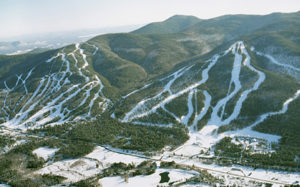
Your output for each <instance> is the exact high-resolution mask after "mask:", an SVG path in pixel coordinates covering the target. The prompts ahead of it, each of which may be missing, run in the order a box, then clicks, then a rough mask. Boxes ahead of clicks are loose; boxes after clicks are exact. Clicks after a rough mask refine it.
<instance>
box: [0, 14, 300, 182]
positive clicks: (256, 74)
mask: <svg viewBox="0 0 300 187" xmlns="http://www.w3.org/2000/svg"><path fill="white" fill-rule="evenodd" d="M299 13H300V12H297V13H290V14H281V13H280V14H279V13H275V14H269V15H266V16H257V15H251V16H249V15H228V16H222V17H218V18H213V19H208V20H199V19H197V18H194V17H185V16H173V17H171V18H169V19H167V20H165V21H164V22H162V23H159V24H158V26H155V25H157V23H153V24H150V25H148V26H145V27H142V28H141V29H139V30H137V31H134V32H132V33H117V34H106V35H100V36H96V37H94V38H92V39H90V40H88V41H86V42H83V43H76V44H72V45H68V46H65V47H63V48H60V49H56V50H50V51H46V52H41V53H35V54H24V55H16V56H5V55H1V56H0V105H1V110H0V120H1V121H0V130H1V132H2V134H1V135H0V145H2V144H1V141H2V139H1V138H3V142H7V143H4V146H3V147H1V148H3V150H6V151H4V152H3V153H1V154H0V180H1V181H4V182H6V183H9V178H10V174H11V170H12V168H14V167H15V166H14V164H13V163H14V162H12V161H11V162H6V159H9V158H15V157H18V156H20V155H23V156H20V159H21V160H23V162H24V163H26V164H27V166H26V167H33V168H35V169H33V170H32V171H33V172H37V173H38V172H42V174H43V175H44V174H47V175H51V176H52V174H51V173H50V172H53V171H54V172H57V173H59V175H60V176H64V177H67V178H68V177H70V176H73V175H75V174H70V173H69V171H73V169H72V167H75V169H76V164H75V163H77V164H78V163H79V165H80V166H82V168H83V169H82V170H80V171H78V172H79V173H88V174H82V175H80V177H78V178H80V179H82V180H85V179H87V178H89V177H91V178H93V180H94V179H95V180H98V178H97V177H98V175H97V174H96V173H98V174H99V173H101V172H102V171H107V170H106V169H113V167H114V165H112V166H113V167H112V168H110V166H99V164H98V161H100V162H103V163H104V162H107V161H105V159H100V160H98V157H97V159H94V160H93V159H88V160H89V161H86V160H85V161H84V163H85V164H81V162H83V161H82V160H84V159H85V158H90V157H91V155H94V154H96V153H94V152H92V151H93V148H94V147H96V149H95V150H96V151H99V149H100V147H99V146H104V147H105V149H106V151H107V152H110V154H117V155H119V156H120V155H126V156H128V157H130V158H132V157H138V158H143V159H146V160H148V161H149V160H152V161H153V159H156V160H157V161H158V162H161V163H160V166H159V167H162V166H163V165H164V164H165V165H167V167H168V168H169V169H170V172H172V169H173V167H174V168H181V169H183V170H184V171H190V170H192V169H189V167H191V168H194V167H195V165H196V166H201V167H202V166H203V167H204V168H208V169H212V168H213V169H216V168H220V169H221V170H222V169H226V170H227V169H228V168H227V166H228V167H230V168H232V167H236V168H238V169H237V170H241V171H245V172H248V171H249V172H248V173H247V175H249V176H250V175H251V174H252V172H253V173H255V172H256V170H255V169H256V168H262V169H264V171H267V172H268V171H270V173H272V174H271V175H272V176H279V175H280V177H283V178H284V177H286V176H287V175H292V174H293V175H294V174H295V175H296V177H295V178H296V179H297V180H298V178H299V176H298V178H297V172H298V171H299V168H298V162H297V161H295V159H296V160H297V158H298V156H299V154H300V149H299V142H300V139H299V136H298V133H299V128H298V123H297V120H298V119H299V110H298V109H299V100H300V99H299V95H300V91H299V90H300V82H299V80H300V64H299V62H300V50H299V49H300V40H299V36H300V32H299V31H298V30H297V28H298V27H299V25H300V22H299V20H298V19H297V18H298V14H299ZM186 19H187V20H190V19H191V20H193V21H187V20H186ZM177 20H178V22H177ZM182 20H183V21H182ZM181 23H184V24H181ZM153 25H154V26H153ZM161 28H164V29H162V30H161ZM174 28H175V29H174ZM173 29H174V30H173ZM170 31H173V32H170ZM273 124H274V125H273ZM285 126H287V127H288V128H284V127H285ZM7 138H8V139H7ZM19 139H24V140H25V142H24V141H20V140H19ZM9 142H18V143H16V145H15V144H14V143H9ZM41 147H42V148H44V149H45V147H47V148H49V149H55V150H56V151H57V152H55V157H54V158H53V163H47V162H46V161H47V160H44V161H40V160H39V159H37V158H36V156H35V155H34V154H33V152H36V150H37V149H38V148H41ZM102 148H103V147H102ZM102 148H101V150H102ZM24 150H25V151H24ZM111 150H113V151H111ZM112 152H113V153H112ZM101 154H104V152H103V150H102V151H101V153H100V152H97V154H96V155H101ZM105 154H106V153H105ZM24 155H25V156H24ZM67 158H72V159H71V160H70V161H66V160H65V159H67ZM157 158H158V159H157ZM80 159H82V160H81V162H79V161H78V160H80ZM95 160H97V161H95ZM73 161H74V162H73ZM121 161H122V160H121ZM51 162H52V161H51ZM66 162H70V163H71V164H70V166H68V164H66ZM169 162H170V163H169ZM4 163H9V164H10V165H9V166H7V167H6V166H4ZM61 163H64V164H61ZM113 163H114V162H112V163H110V164H113ZM178 163H184V164H187V166H186V167H182V165H179V164H178ZM207 163H209V164H207ZM1 164H2V165H1ZM56 164H58V165H59V166H60V167H61V165H64V167H66V168H67V169H66V171H64V172H62V173H60V172H61V171H57V170H56V169H57V168H60V167H57V165H56ZM176 164H178V165H176ZM97 165H98V166H97ZM100 165H101V164H100ZM146 165H147V164H146ZM85 166H88V167H87V168H93V169H92V171H93V172H95V173H93V174H91V175H90V174H89V172H86V171H87V170H88V169H84V168H85ZM102 167H103V168H102ZM120 167H121V166H120ZM122 167H124V168H126V167H127V166H126V167H125V166H122ZM128 167H129V166H128ZM130 167H131V166H130ZM132 167H133V168H134V167H135V166H132ZM140 167H146V166H140ZM151 167H152V166H151ZM124 168H123V169H124ZM133 168H131V169H129V170H128V171H130V172H131V170H133ZM249 168H252V169H249ZM253 168H254V169H253ZM160 169H161V168H160ZM20 170H22V171H23V170H24V171H27V168H22V169H20ZM250 170H251V172H250ZM278 170H279V171H278ZM283 170H287V171H289V172H291V173H289V174H282V171H283ZM114 171H116V170H114ZM118 171H119V172H121V171H122V170H121V169H120V170H118ZM208 171H209V170H208ZM293 171H297V172H293ZM1 172H2V173H1ZM18 172H19V171H16V173H15V174H12V175H14V176H16V175H19V173H18ZM33 172H31V171H28V173H31V174H32V173H33ZM230 172H231V170H229V171H228V172H227V173H230ZM37 173H35V174H37ZM66 173H67V174H66ZM75 173H76V172H75ZM91 173H92V172H91ZM113 173H117V172H113ZM279 173H281V174H279ZM39 174H40V173H39ZM105 174H107V176H113V175H110V174H109V172H107V173H105ZM121 174H124V173H122V172H121ZM121 174H120V175H121ZM210 174H213V173H210ZM150 175H151V174H150ZM219 175H220V174H219ZM228 175H229V174H228ZM37 176H38V177H40V178H41V179H40V181H44V180H46V179H45V178H42V176H40V175H37ZM83 176H84V177H83ZM107 176H104V175H103V176H102V174H101V176H100V178H101V179H102V178H103V179H105V178H106V177H107ZM209 176H210V175H209ZM222 176H223V177H220V178H219V179H220V181H221V182H220V183H221V184H224V185H225V183H226V181H227V182H228V180H229V182H231V180H232V181H235V180H236V179H228V178H226V175H225V174H222ZM238 176H239V175H238ZM243 176H244V175H242V176H241V177H243ZM132 177H133V176H130V178H131V179H132ZM203 177H204V178H205V177H207V176H203ZM218 177H219V176H218ZM218 177H217V178H218ZM21 178H22V177H21ZM24 178H26V176H24ZM70 178H71V177H70ZM74 178H76V177H74ZM210 178H211V179H213V180H212V181H214V182H212V184H217V183H216V181H218V180H219V179H218V180H217V178H215V176H210ZM233 178H234V177H233ZM273 178H276V177H273ZM22 179H23V178H22ZM206 179H207V178H205V180H204V182H205V181H206V182H207V180H206ZM20 180H21V179H20ZM28 180H29V179H28ZM68 180H69V178H68ZM70 180H71V179H70ZM191 180H192V179H191ZM195 180H198V179H195ZM199 180H200V179H199ZM253 180H254V181H255V182H258V183H259V181H260V182H261V180H258V179H257V180H255V179H253ZM278 180H281V179H278ZM17 181H18V180H17ZM269 181H271V182H274V183H276V182H278V181H276V180H275V179H272V178H270V179H269ZM33 182H34V181H33ZM73 182H78V181H77V180H74V181H73ZM201 182H203V181H201ZM283 182H284V181H283ZM292 182H293V181H291V180H289V182H288V184H292ZM37 183H39V182H37ZM180 184H181V183H180ZM226 184H229V183H226ZM235 184H241V183H235ZM245 184H247V183H245ZM245 184H244V183H243V185H245ZM259 184H261V183H259ZM284 184H286V183H284Z"/></svg>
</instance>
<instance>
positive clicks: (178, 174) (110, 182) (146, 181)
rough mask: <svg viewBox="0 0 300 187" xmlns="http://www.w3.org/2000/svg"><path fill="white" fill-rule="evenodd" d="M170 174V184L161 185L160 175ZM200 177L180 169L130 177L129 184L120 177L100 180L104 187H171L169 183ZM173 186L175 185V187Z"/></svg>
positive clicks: (161, 170) (162, 170) (158, 170)
mask: <svg viewBox="0 0 300 187" xmlns="http://www.w3.org/2000/svg"><path fill="white" fill-rule="evenodd" d="M164 172H169V175H168V176H169V178H170V180H169V182H165V183H160V180H161V177H160V175H159V174H160V173H164ZM197 175H199V174H198V173H197V172H194V171H185V170H180V169H156V171H155V173H153V174H151V175H139V176H135V177H129V178H128V182H126V181H125V179H124V178H122V177H120V176H116V177H105V178H102V179H100V180H99V182H100V183H101V185H102V186H103V187H111V186H120V187H123V186H124V187H126V186H128V187H129V186H130V187H131V186H141V185H142V186H144V187H155V186H158V185H159V186H169V185H168V183H172V182H173V183H175V184H176V183H179V182H184V181H185V179H189V178H191V177H193V176H197ZM175 184H173V185H175Z"/></svg>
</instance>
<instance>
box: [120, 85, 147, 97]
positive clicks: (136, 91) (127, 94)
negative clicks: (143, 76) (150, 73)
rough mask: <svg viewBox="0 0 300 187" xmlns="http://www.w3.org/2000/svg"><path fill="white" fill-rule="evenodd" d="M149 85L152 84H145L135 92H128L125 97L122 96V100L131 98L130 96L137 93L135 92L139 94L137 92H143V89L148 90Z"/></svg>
mask: <svg viewBox="0 0 300 187" xmlns="http://www.w3.org/2000/svg"><path fill="white" fill-rule="evenodd" d="M151 84H152V83H150V84H146V85H145V86H143V87H141V88H138V89H136V90H134V91H132V92H130V93H129V94H127V95H125V96H122V98H123V99H126V98H127V97H129V96H131V95H132V94H135V93H137V92H139V91H141V90H143V89H145V88H148V87H149V86H150V85H151Z"/></svg>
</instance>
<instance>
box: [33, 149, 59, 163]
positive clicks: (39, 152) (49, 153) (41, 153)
mask: <svg viewBox="0 0 300 187" xmlns="http://www.w3.org/2000/svg"><path fill="white" fill-rule="evenodd" d="M58 150H59V149H54V148H49V147H40V148H37V149H35V150H33V151H32V153H33V154H36V156H37V157H41V158H43V159H44V160H48V159H49V158H52V157H53V156H54V154H55V152H56V151H58Z"/></svg>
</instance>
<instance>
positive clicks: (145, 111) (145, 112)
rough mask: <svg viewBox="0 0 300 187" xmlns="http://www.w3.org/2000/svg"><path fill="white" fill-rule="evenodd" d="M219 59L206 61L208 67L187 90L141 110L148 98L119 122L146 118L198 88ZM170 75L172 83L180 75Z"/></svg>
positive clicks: (166, 87) (216, 56)
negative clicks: (198, 79)
mask: <svg viewBox="0 0 300 187" xmlns="http://www.w3.org/2000/svg"><path fill="white" fill-rule="evenodd" d="M219 57H220V56H219V55H214V56H213V57H212V58H211V59H210V60H208V61H207V62H210V63H209V65H208V67H207V68H206V69H204V70H203V71H202V79H201V80H200V81H198V82H196V83H194V84H192V85H190V86H188V87H187V88H185V89H183V90H181V91H179V92H177V93H175V94H171V95H169V96H167V97H166V98H165V99H164V100H163V101H161V102H160V103H158V104H156V105H155V106H153V107H152V108H151V109H150V110H149V109H143V107H144V103H145V101H147V100H151V99H152V98H148V99H146V100H142V101H140V102H139V103H138V104H137V105H136V106H135V107H134V108H133V109H132V110H131V111H129V112H128V113H126V115H125V117H124V118H123V119H122V120H121V121H122V122H129V121H132V120H133V119H136V118H139V117H144V116H147V115H149V114H151V113H153V112H156V110H157V109H158V108H160V107H162V106H164V105H165V104H167V103H169V102H170V101H172V100H173V99H175V98H177V97H179V96H181V95H183V94H185V93H187V92H189V91H190V90H192V89H194V88H196V87H198V86H200V85H201V84H203V83H205V82H206V81H207V80H208V72H209V70H210V69H211V68H212V67H213V66H214V65H215V64H216V63H217V61H218V59H219ZM191 67H192V66H190V67H189V68H191ZM172 75H175V76H174V78H173V79H172V80H171V81H172V82H174V81H175V80H174V79H175V78H176V79H177V78H178V77H180V76H181V75H182V74H181V75H180V76H179V73H178V72H177V74H176V72H175V73H174V74H172ZM170 86H171V85H170V84H167V85H166V86H165V88H164V91H169V92H170V90H169V89H170ZM164 91H163V92H164ZM161 94H162V92H161V93H159V94H158V95H159V96H160V95H161ZM158 95H157V96H158ZM157 96H155V97H157ZM155 97H153V98H155ZM139 110H142V112H140V113H138V111H139Z"/></svg>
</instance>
